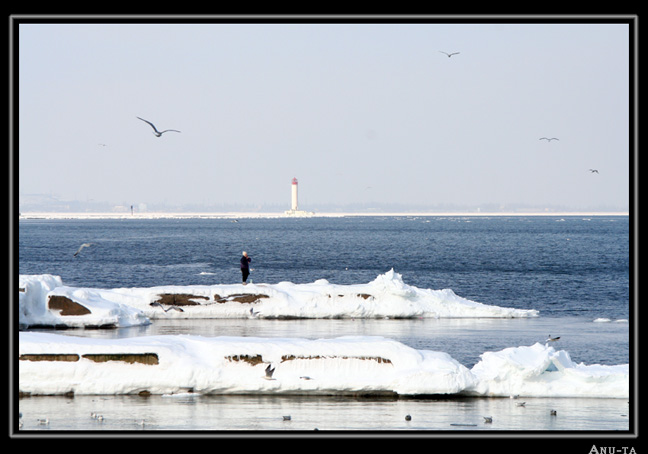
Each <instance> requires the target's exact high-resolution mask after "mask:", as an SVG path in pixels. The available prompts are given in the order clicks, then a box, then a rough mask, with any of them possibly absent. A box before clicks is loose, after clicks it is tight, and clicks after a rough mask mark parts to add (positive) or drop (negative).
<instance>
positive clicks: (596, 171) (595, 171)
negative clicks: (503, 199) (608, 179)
mask: <svg viewBox="0 0 648 454" xmlns="http://www.w3.org/2000/svg"><path fill="white" fill-rule="evenodd" d="M590 172H592V173H599V172H598V170H596V169H590Z"/></svg>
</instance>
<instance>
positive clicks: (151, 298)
mask: <svg viewBox="0 0 648 454" xmlns="http://www.w3.org/2000/svg"><path fill="white" fill-rule="evenodd" d="M19 287H20V288H21V289H24V291H21V292H20V293H19V307H20V309H19V314H20V325H21V326H24V327H27V326H33V325H56V324H58V325H64V326H70V327H82V326H84V325H93V326H109V325H112V326H115V327H124V326H133V325H138V324H146V323H149V322H150V319H155V318H159V317H175V318H246V317H249V316H251V315H254V316H256V317H261V318H385V317H389V318H414V317H422V318H428V317H430V318H441V317H454V318H464V317H468V318H490V317H493V318H500V317H505V318H511V317H536V316H537V315H538V311H536V310H533V309H512V308H503V307H499V306H492V305H486V304H482V303H478V302H474V301H470V300H468V299H465V298H462V297H460V296H457V295H456V294H455V293H454V292H453V291H452V290H450V289H444V290H431V289H420V288H417V287H415V286H411V285H407V284H405V283H404V282H403V279H402V276H401V275H400V274H398V273H395V272H394V270H390V271H388V272H387V273H385V274H382V275H379V276H378V277H377V278H376V279H375V280H374V281H372V282H369V283H367V284H354V285H337V284H332V283H329V282H328V281H326V280H325V279H320V280H317V281H315V282H313V283H310V284H294V283H291V282H279V283H277V284H248V285H243V284H221V285H186V286H173V285H168V286H158V287H149V288H116V289H95V288H75V287H68V286H65V285H63V283H62V282H61V279H60V277H58V276H51V275H35V276H32V275H21V276H20V277H19ZM52 296H61V297H65V298H67V299H69V300H70V301H72V302H74V303H76V304H78V305H81V306H83V307H84V308H86V309H87V310H88V311H89V312H90V314H86V315H83V316H79V315H71V316H66V315H62V313H61V312H60V311H59V312H57V311H56V310H53V309H50V308H49V307H48V298H50V297H52ZM164 297H166V298H167V299H166V300H164V299H161V298H164ZM180 300H182V301H180ZM156 301H161V304H163V305H165V304H166V305H167V308H168V307H170V306H172V305H175V306H179V307H180V308H181V309H182V311H179V310H173V311H171V310H170V311H168V312H164V311H163V310H162V309H161V308H160V307H159V306H155V305H153V306H152V305H151V303H154V302H156ZM50 306H51V303H50ZM251 309H252V311H251Z"/></svg>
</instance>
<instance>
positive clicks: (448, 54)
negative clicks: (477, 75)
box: [439, 50, 459, 58]
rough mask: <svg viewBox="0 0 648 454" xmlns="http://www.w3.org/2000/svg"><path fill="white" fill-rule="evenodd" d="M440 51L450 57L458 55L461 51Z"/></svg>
mask: <svg viewBox="0 0 648 454" xmlns="http://www.w3.org/2000/svg"><path fill="white" fill-rule="evenodd" d="M439 52H441V53H442V54H446V55H447V56H448V58H450V57H452V56H453V55H457V54H458V53H459V52H452V53H447V52H443V51H442V50H440V51H439Z"/></svg>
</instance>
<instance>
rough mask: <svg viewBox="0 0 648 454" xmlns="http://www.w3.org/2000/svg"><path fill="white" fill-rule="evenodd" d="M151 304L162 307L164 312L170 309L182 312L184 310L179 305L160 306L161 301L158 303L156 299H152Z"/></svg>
mask: <svg viewBox="0 0 648 454" xmlns="http://www.w3.org/2000/svg"><path fill="white" fill-rule="evenodd" d="M151 306H156V307H160V308H162V310H163V311H164V312H169V311H170V310H174V311H178V312H184V310H183V309H182V308H181V307H178V306H169V307H164V306H162V304H161V303H158V302H157V301H154V302H152V303H151Z"/></svg>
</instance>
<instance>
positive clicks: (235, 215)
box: [19, 211, 629, 220]
mask: <svg viewBox="0 0 648 454" xmlns="http://www.w3.org/2000/svg"><path fill="white" fill-rule="evenodd" d="M372 216H385V217H390V216H393V217H407V216H410V217H411V216H425V217H495V216H498V217H502V216H503V217H506V216H518V217H523V216H544V217H551V216H554V217H555V216H559V217H562V216H585V217H589V216H629V213H628V212H623V211H621V212H568V211H565V212H528V213H525V212H466V213H462V212H439V213H434V212H390V213H313V214H309V215H304V216H295V215H286V214H284V213H251V212H240V213H239V212H223V213H210V212H205V213H199V212H196V213H183V212H146V213H133V214H131V213H123V212H122V213H114V212H112V213H111V212H102V213H100V212H97V213H91V212H88V213H83V212H80V213H53V212H25V213H20V216H19V219H25V220H26V219H246V218H281V219H291V218H317V217H372Z"/></svg>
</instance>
